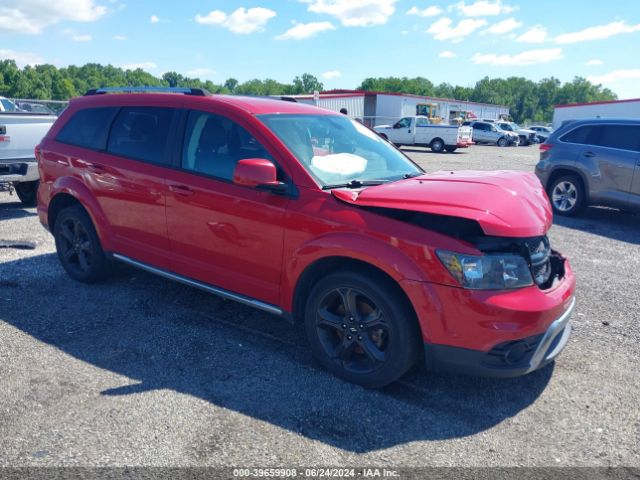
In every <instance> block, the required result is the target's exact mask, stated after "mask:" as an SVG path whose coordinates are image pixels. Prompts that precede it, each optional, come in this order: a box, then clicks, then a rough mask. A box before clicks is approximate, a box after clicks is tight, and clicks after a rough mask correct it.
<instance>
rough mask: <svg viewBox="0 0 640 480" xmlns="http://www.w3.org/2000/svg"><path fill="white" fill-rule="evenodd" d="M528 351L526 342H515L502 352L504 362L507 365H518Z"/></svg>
mask: <svg viewBox="0 0 640 480" xmlns="http://www.w3.org/2000/svg"><path fill="white" fill-rule="evenodd" d="M528 351H529V345H527V343H526V342H516V343H514V344H513V345H511V346H510V347H509V348H508V349H507V351H506V352H504V361H505V362H506V363H507V364H509V365H515V364H517V363H520V362H521V361H522V359H523V358H524V357H525V355H526V354H527V352H528Z"/></svg>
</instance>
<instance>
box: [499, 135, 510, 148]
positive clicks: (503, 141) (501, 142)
mask: <svg viewBox="0 0 640 480" xmlns="http://www.w3.org/2000/svg"><path fill="white" fill-rule="evenodd" d="M508 143H509V142H508V141H507V139H506V138H505V137H500V138H499V139H498V142H497V144H498V146H499V147H506V146H507V145H508Z"/></svg>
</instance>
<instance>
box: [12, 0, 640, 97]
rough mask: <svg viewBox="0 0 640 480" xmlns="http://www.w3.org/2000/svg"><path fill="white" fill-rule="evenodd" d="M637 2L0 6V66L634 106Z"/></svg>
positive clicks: (16, 0)
mask: <svg viewBox="0 0 640 480" xmlns="http://www.w3.org/2000/svg"><path fill="white" fill-rule="evenodd" d="M639 49H640V2H638V1H637V0H612V1H608V2H603V1H599V2H595V1H594V2H585V1H584V0H582V1H577V0H563V1H547V0H535V1H534V0H528V1H526V2H525V1H522V0H513V1H509V0H463V1H456V0H451V1H424V0H279V1H274V0H239V1H236V0H230V1H228V0H225V1H214V0H210V1H205V0H198V1H195V0H181V1H179V2H155V1H145V0H137V1H136V0H62V1H61V2H53V1H51V0H2V3H0V59H1V58H14V59H16V60H17V61H18V63H19V64H20V65H24V64H34V63H53V64H55V65H57V66H66V65H69V64H75V65H81V64H84V63H87V62H98V63H103V64H107V63H110V64H113V65H116V66H121V67H125V68H135V67H137V66H140V67H142V68H143V69H144V70H147V71H149V72H150V73H153V74H155V75H161V74H162V73H164V72H166V71H170V70H175V71H177V72H179V73H182V74H183V75H187V76H192V77H200V78H203V79H210V80H213V81H214V82H216V83H222V82H224V80H226V79H227V78H229V77H235V78H237V79H238V80H239V81H241V82H242V81H246V80H249V79H251V78H261V79H262V78H273V79H275V80H279V81H282V82H290V81H291V80H292V79H293V77H294V76H296V75H300V74H302V73H305V72H309V73H312V74H314V75H316V76H317V77H318V78H320V79H321V80H322V81H323V82H324V84H325V88H327V89H330V88H355V87H356V86H357V85H358V84H359V83H360V81H361V80H362V79H364V78H365V77H370V76H375V77H378V76H408V77H413V76H418V75H420V76H424V77H427V78H429V79H430V80H432V81H433V82H434V83H440V82H449V83H452V84H454V85H456V84H459V85H469V86H471V85H473V84H474V83H475V81H477V80H478V79H480V78H482V77H484V76H489V77H507V76H511V75H517V76H524V77H527V78H530V79H532V80H539V79H541V78H544V77H549V76H555V77H557V78H559V79H560V80H562V81H567V80H571V79H572V78H573V77H574V76H576V75H580V76H584V77H587V78H589V79H590V80H592V81H594V82H596V83H602V84H604V85H605V86H607V87H609V88H611V89H612V90H614V91H615V92H616V93H618V95H619V96H620V98H637V97H640V60H638V51H639Z"/></svg>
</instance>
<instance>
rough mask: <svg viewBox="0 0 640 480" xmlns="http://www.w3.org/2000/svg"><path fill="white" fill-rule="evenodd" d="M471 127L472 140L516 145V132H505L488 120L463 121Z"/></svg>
mask: <svg viewBox="0 0 640 480" xmlns="http://www.w3.org/2000/svg"><path fill="white" fill-rule="evenodd" d="M463 125H470V126H471V127H472V128H473V141H474V142H476V143H495V144H496V145H498V146H499V147H506V146H508V145H518V143H519V138H518V134H516V133H513V132H507V131H504V130H502V129H501V128H500V127H498V126H497V125H495V124H493V123H489V122H464V123H463Z"/></svg>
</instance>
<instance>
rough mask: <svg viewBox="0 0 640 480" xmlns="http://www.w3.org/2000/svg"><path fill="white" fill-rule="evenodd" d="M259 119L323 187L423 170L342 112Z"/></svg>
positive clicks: (262, 117) (393, 176) (377, 179)
mask: <svg viewBox="0 0 640 480" xmlns="http://www.w3.org/2000/svg"><path fill="white" fill-rule="evenodd" d="M258 118H259V119H260V120H261V121H262V122H263V123H264V124H265V125H266V126H267V127H269V129H271V131H273V133H275V134H276V135H277V136H278V137H279V138H280V140H282V142H283V143H284V144H285V145H286V146H287V147H288V148H289V150H291V152H292V153H293V154H294V155H295V156H296V158H297V159H298V161H299V162H300V163H301V164H302V165H303V166H304V167H305V168H306V169H307V171H308V172H310V173H311V175H312V176H313V177H314V178H315V179H316V181H317V182H318V183H319V184H320V185H321V186H323V187H324V186H327V185H338V184H348V183H350V182H353V181H357V182H367V181H369V182H371V181H394V180H399V179H401V178H405V177H407V176H415V175H419V174H421V173H422V172H423V170H421V169H420V168H419V167H418V166H417V165H416V164H414V163H413V162H412V161H411V160H409V159H408V158H407V157H405V156H404V155H403V154H402V153H400V152H399V151H398V150H396V149H395V148H393V147H392V146H391V145H389V143H388V142H386V141H385V140H383V139H382V138H380V137H379V136H378V135H377V134H376V133H375V132H373V131H371V130H369V129H368V128H367V127H365V126H364V125H362V124H360V123H358V122H356V121H354V120H351V119H350V118H348V117H346V116H345V115H341V116H334V115H259V116H258ZM353 185H356V183H354V184H353Z"/></svg>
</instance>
